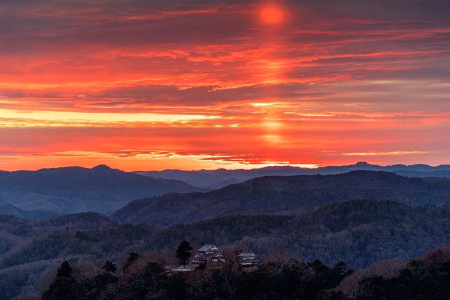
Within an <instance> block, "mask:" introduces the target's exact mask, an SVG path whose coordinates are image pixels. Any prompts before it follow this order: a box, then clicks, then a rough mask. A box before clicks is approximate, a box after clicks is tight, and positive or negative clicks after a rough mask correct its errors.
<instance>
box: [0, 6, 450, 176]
mask: <svg viewBox="0 0 450 300" xmlns="http://www.w3.org/2000/svg"><path fill="white" fill-rule="evenodd" d="M271 3H272V5H271V6H270V7H271V8H270V7H268V6H267V4H266V2H265V1H256V2H255V1H219V0H213V1H209V0H208V1H206V0H196V1H182V0H169V1H141V0H130V1H127V2H126V3H125V2H124V1H121V0H106V1H96V0H92V1H91V0H86V1H77V0H67V1H56V0H49V1H29V0H23V1H3V2H1V3H0V16H1V18H0V39H1V40H2V42H1V43H0V66H1V68H0V155H1V157H0V160H1V161H2V166H0V169H1V168H3V169H15V168H36V167H39V166H43V167H44V166H53V165H55V166H59V165H72V164H79V165H91V164H92V163H94V161H97V162H98V163H102V162H103V163H108V164H111V165H112V166H116V167H120V168H123V169H127V170H132V169H134V168H136V167H139V166H141V167H145V168H147V169H151V168H157V169H163V168H184V169H188V168H200V167H205V168H214V167H222V166H225V167H227V168H237V167H242V168H248V167H251V166H255V167H256V166H262V165H269V164H275V165H276V164H282V165H284V164H299V165H305V166H316V165H326V164H345V163H352V162H354V161H355V159H358V157H359V159H360V158H361V156H365V157H367V159H368V160H370V161H371V162H374V163H381V164H387V163H397V162H398V163H419V162H420V163H430V164H440V163H448V156H446V154H448V152H446V151H448V150H449V149H450V141H449V139H448V132H450V109H449V106H448V103H449V102H448V100H449V85H450V39H449V35H450V29H449V28H450V19H449V18H448V15H449V14H450V2H448V1H447V0H432V1H410V2H408V3H407V4H406V3H405V2H404V1H402V0H392V1H359V0H343V1H334V0H325V1H312V0H311V1H310V0H302V1H288V0H285V1H281V0H280V1H273V2H271ZM277 10H279V11H277ZM271 16H272V17H271ZM266 17H267V18H266ZM265 18H266V19H265ZM271 18H272V19H271ZM268 20H269V21H268ZM270 20H276V22H275V21H274V22H271V21H270ZM127 149H128V150H130V149H131V150H130V151H128V150H127ZM127 151H128V152H127ZM35 157H39V160H38V161H36V159H35ZM137 162H139V163H137Z"/></svg>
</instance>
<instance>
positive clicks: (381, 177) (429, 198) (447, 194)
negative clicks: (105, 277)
mask: <svg viewBox="0 0 450 300" xmlns="http://www.w3.org/2000/svg"><path fill="white" fill-rule="evenodd" d="M353 199H377V200H384V199H390V200H396V201H399V202H403V203H406V204H410V205H436V204H443V203H446V202H448V201H450V180H447V179H437V178H425V179H419V178H406V177H402V176H398V175H395V174H393V173H389V172H371V171H353V172H350V173H344V174H338V175H326V176H325V175H312V176H306V175H303V176H275V177H260V178H255V179H252V180H249V181H246V182H243V183H239V184H233V185H229V186H226V187H224V188H221V189H218V190H214V191H211V192H208V193H191V194H177V193H171V194H167V195H163V196H160V197H153V198H147V199H141V200H137V201H132V202H130V203H129V204H127V205H126V206H125V207H123V208H121V209H120V210H118V211H117V212H115V213H114V214H113V215H112V217H113V218H115V219H116V220H118V221H120V222H127V223H135V224H137V223H146V224H149V225H162V226H170V225H174V224H177V223H192V222H195V221H199V220H204V219H210V218H215V217H218V216H225V215H229V214H262V213H264V214H266V213H292V212H302V211H303V212H304V211H307V210H310V209H314V208H317V207H321V206H325V205H327V204H331V203H335V202H343V201H348V200H353Z"/></svg>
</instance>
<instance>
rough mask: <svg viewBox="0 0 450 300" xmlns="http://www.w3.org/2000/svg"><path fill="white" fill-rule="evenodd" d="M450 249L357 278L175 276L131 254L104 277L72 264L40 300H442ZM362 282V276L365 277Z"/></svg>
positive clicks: (448, 293)
mask: <svg viewBox="0 0 450 300" xmlns="http://www.w3.org/2000/svg"><path fill="white" fill-rule="evenodd" d="M449 252H450V251H449V250H448V249H439V250H436V251H433V252H430V253H429V254H427V255H426V256H425V257H423V258H421V259H413V260H411V261H409V263H407V264H400V265H396V266H393V262H391V266H390V267H387V266H386V265H385V266H384V267H382V268H380V267H379V268H378V269H376V268H373V269H372V270H367V271H365V272H360V273H358V272H356V273H353V272H352V271H351V270H349V269H348V268H347V266H346V265H345V263H344V262H339V263H338V264H336V265H335V266H334V267H332V268H330V267H328V266H326V265H324V264H323V263H322V262H321V261H319V260H315V261H313V262H300V261H298V260H296V259H292V258H291V259H289V257H285V260H283V259H278V260H277V259H274V258H270V259H268V260H267V262H266V263H264V264H262V265H260V266H259V267H258V268H257V269H254V270H249V271H246V270H243V269H242V267H241V266H240V265H239V264H237V263H236V262H234V261H229V262H228V263H227V264H226V265H225V266H224V267H223V268H220V269H215V270H214V269H200V268H199V269H196V270H194V271H191V272H178V274H173V273H172V274H171V273H168V272H166V271H165V269H164V267H163V265H161V264H159V263H157V262H155V261H152V260H148V259H139V257H138V254H136V253H134V256H132V255H133V253H130V256H129V258H128V259H127V261H126V262H125V263H124V264H121V265H119V266H117V265H116V264H114V263H113V262H111V261H107V262H106V263H105V265H104V266H103V268H102V271H101V272H98V273H97V274H89V273H87V272H85V271H83V270H80V269H73V268H72V267H71V266H70V264H69V263H68V262H67V261H64V262H63V263H62V264H61V266H60V267H59V269H58V271H57V272H55V273H56V274H57V276H56V278H55V279H54V280H53V282H52V283H51V285H50V287H49V288H48V289H47V290H46V291H45V292H44V293H43V295H42V299H43V300H59V299H65V300H72V299H73V300H76V299H92V300H96V299H98V300H100V299H117V300H119V299H120V300H125V299H130V300H131V299H133V300H139V299H160V300H172V299H176V300H194V299H195V300H202V299H204V300H207V299H217V300H225V299H232V300H241V299H242V300H244V299H270V300H278V299H303V300H350V299H356V300H375V299H377V300H378V299H393V300H403V299H411V300H422V299H429V300H444V299H449V297H450V286H449V285H448V280H449V278H450V259H449V254H450V253H449ZM361 273H362V274H363V275H362V274H361Z"/></svg>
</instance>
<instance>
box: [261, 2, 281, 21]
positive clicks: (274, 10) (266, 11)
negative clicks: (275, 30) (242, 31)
mask: <svg viewBox="0 0 450 300" xmlns="http://www.w3.org/2000/svg"><path fill="white" fill-rule="evenodd" d="M260 15H261V19H262V21H263V22H264V23H266V24H277V23H280V22H281V21H282V20H283V11H282V10H281V9H279V8H278V7H276V6H266V7H264V8H263V9H262V10H261V12H260Z"/></svg>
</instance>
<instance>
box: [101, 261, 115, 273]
mask: <svg viewBox="0 0 450 300" xmlns="http://www.w3.org/2000/svg"><path fill="white" fill-rule="evenodd" d="M102 269H103V270H105V272H107V273H115V272H116V271H117V267H116V264H115V263H113V262H112V261H110V260H107V261H106V263H105V265H104V266H103V267H102Z"/></svg>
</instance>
